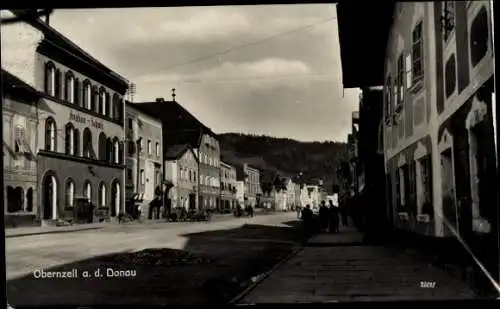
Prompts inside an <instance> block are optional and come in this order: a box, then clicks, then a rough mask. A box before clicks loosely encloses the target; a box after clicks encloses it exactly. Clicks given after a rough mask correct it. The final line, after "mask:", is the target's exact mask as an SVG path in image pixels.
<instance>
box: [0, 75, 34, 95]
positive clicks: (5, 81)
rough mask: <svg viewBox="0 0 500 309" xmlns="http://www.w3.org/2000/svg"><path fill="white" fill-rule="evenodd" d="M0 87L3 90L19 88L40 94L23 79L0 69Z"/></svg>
mask: <svg viewBox="0 0 500 309" xmlns="http://www.w3.org/2000/svg"><path fill="white" fill-rule="evenodd" d="M1 79H2V88H3V89H5V90H7V89H8V90H11V91H15V90H21V91H25V92H28V93H30V94H33V95H35V96H41V94H40V93H39V92H38V90H36V89H35V88H33V87H31V86H30V85H28V84H27V83H25V82H24V81H22V80H21V79H20V78H18V77H17V76H15V75H13V74H11V73H10V72H8V71H6V70H4V69H2V71H1Z"/></svg>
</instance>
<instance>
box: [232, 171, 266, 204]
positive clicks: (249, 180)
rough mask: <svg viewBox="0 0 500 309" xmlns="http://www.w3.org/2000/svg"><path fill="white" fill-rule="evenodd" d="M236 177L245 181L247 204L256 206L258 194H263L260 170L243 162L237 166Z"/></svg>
mask: <svg viewBox="0 0 500 309" xmlns="http://www.w3.org/2000/svg"><path fill="white" fill-rule="evenodd" d="M236 177H237V180H239V181H244V182H245V205H250V206H253V207H255V205H257V196H258V195H259V194H261V193H262V192H261V187H260V171H259V170H258V169H256V168H253V167H251V166H249V165H248V164H247V163H243V164H242V165H239V166H237V167H236Z"/></svg>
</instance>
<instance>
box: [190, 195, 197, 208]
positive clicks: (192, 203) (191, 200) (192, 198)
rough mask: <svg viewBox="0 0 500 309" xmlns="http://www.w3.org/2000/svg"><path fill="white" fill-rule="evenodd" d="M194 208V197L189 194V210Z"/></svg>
mask: <svg viewBox="0 0 500 309" xmlns="http://www.w3.org/2000/svg"><path fill="white" fill-rule="evenodd" d="M195 208H196V195H195V194H193V193H191V194H189V209H195Z"/></svg>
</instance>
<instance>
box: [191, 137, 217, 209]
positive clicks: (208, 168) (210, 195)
mask: <svg viewBox="0 0 500 309" xmlns="http://www.w3.org/2000/svg"><path fill="white" fill-rule="evenodd" d="M196 152H197V153H198V156H199V158H200V198H201V199H200V202H201V206H202V207H204V208H210V209H220V172H219V170H220V148H219V141H218V140H217V138H216V136H215V134H213V133H211V132H207V133H204V134H202V136H201V140H200V144H199V146H198V148H197V149H196Z"/></svg>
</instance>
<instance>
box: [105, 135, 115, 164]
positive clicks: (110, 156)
mask: <svg viewBox="0 0 500 309" xmlns="http://www.w3.org/2000/svg"><path fill="white" fill-rule="evenodd" d="M106 162H109V163H112V162H113V141H112V140H111V138H109V137H108V138H107V139H106Z"/></svg>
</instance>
